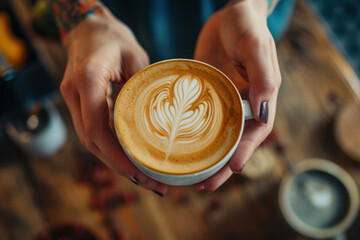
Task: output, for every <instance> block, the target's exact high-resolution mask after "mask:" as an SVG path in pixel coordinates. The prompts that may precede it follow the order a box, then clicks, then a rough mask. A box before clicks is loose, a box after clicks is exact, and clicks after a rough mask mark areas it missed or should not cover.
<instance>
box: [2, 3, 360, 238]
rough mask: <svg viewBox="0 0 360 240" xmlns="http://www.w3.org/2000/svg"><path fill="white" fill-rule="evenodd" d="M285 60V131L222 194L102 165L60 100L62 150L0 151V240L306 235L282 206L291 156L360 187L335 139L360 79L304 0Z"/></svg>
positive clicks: (280, 123)
mask: <svg viewBox="0 0 360 240" xmlns="http://www.w3.org/2000/svg"><path fill="white" fill-rule="evenodd" d="M278 57H279V62H280V65H281V71H282V77H283V83H282V86H281V89H280V93H279V99H278V109H277V119H276V123H275V127H274V129H275V132H276V134H272V139H269V141H268V143H267V144H264V145H263V146H261V147H260V148H259V149H258V150H257V151H256V153H255V154H254V156H253V157H252V159H251V161H250V162H249V163H248V164H247V166H246V168H245V170H244V172H243V174H241V175H234V176H233V177H232V178H231V179H230V180H229V181H228V182H227V183H226V184H224V185H223V186H222V187H221V188H220V189H219V190H218V191H217V192H215V193H213V194H208V193H204V192H200V193H198V192H196V191H195V190H194V189H193V188H191V187H170V189H169V191H168V194H167V195H166V196H165V197H163V198H161V197H159V196H157V195H155V194H154V193H153V192H151V191H147V190H144V189H141V188H139V187H137V186H135V185H134V184H132V183H131V182H130V181H128V180H127V179H123V178H121V177H119V176H117V175H116V174H114V173H112V172H110V171H109V170H108V169H106V168H103V167H101V165H100V164H99V163H98V161H97V160H96V159H94V157H92V156H91V155H90V154H89V153H87V152H86V151H85V150H84V149H83V148H82V147H81V145H80V144H79V141H78V138H77V136H76V134H75V132H74V129H73V126H72V123H71V119H70V116H69V113H68V111H67V108H66V106H65V105H64V103H63V101H62V100H61V99H60V100H59V101H58V103H57V105H58V107H59V109H60V112H61V113H62V115H63V118H64V119H65V121H66V123H67V126H68V139H67V142H66V144H65V146H64V147H63V148H62V149H61V150H60V151H59V152H58V153H57V154H56V155H55V156H53V157H51V158H38V157H34V156H26V155H23V154H21V153H19V151H17V149H16V148H15V147H14V146H9V147H8V146H6V153H5V152H4V154H2V155H1V159H2V160H1V166H0V240H3V239H4V240H5V239H34V237H35V236H38V235H39V234H40V233H41V232H44V231H45V230H47V229H49V228H50V227H56V226H60V225H63V224H75V225H77V226H85V227H86V228H88V229H89V230H90V231H92V232H93V233H94V234H95V235H97V236H98V239H105V240H106V239H141V240H143V239H166V240H171V239H204V240H205V239H206V240H207V239H306V238H304V237H302V236H299V235H298V234H297V233H295V232H294V231H293V230H292V229H291V228H290V227H289V226H288V225H287V223H286V222H285V221H284V219H283V218H282V216H281V213H280V210H279V207H278V201H277V196H278V188H279V183H280V181H281V179H282V177H283V176H284V174H285V173H286V171H287V169H286V163H285V160H284V159H285V157H287V158H288V159H290V160H291V161H293V162H296V161H301V160H304V159H307V158H313V157H321V158H326V159H329V160H331V161H334V162H336V163H338V164H339V165H341V166H342V167H343V168H345V169H346V170H348V171H349V172H350V174H351V175H352V176H353V177H354V178H355V180H356V182H357V184H358V185H360V165H359V164H357V163H355V162H354V161H352V160H351V159H350V158H349V157H347V156H346V155H345V154H344V153H343V152H342V151H341V150H340V149H339V147H338V146H337V144H336V142H335V140H334V135H333V121H334V117H335V116H336V114H337V112H338V110H339V109H340V108H341V106H343V105H345V104H348V103H350V102H354V101H356V99H358V98H359V96H360V90H359V89H360V88H359V81H358V79H357V77H356V76H355V74H354V73H353V71H352V70H351V68H350V67H349V66H348V64H347V62H346V61H345V59H344V58H343V57H342V56H341V54H339V53H338V52H337V50H336V49H335V48H334V47H333V45H332V44H331V43H330V41H329V40H328V38H327V37H326V34H325V32H324V31H323V28H322V27H321V25H320V24H319V23H318V20H317V19H316V18H315V17H314V15H313V13H312V12H311V11H310V10H309V8H308V6H307V4H306V3H305V2H304V1H299V3H298V4H297V8H296V10H295V13H294V18H293V20H292V22H291V25H290V28H289V31H288V32H287V34H286V35H285V37H284V38H283V39H282V40H281V41H280V42H279V44H278ZM279 144H281V145H283V146H284V148H283V150H282V151H279V148H278V147H277V146H279ZM91 166H97V168H96V171H97V173H95V174H92V176H93V177H92V178H91V179H89V177H88V175H86V174H84V173H86V172H91V171H92V170H91V168H90V167H91ZM104 204H105V206H103V205H104ZM359 229H360V220H359V218H358V219H357V220H356V222H355V223H354V225H353V226H352V227H351V228H350V229H349V231H348V237H349V239H360V230H359Z"/></svg>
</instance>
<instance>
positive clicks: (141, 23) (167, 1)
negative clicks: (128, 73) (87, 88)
mask: <svg viewBox="0 0 360 240" xmlns="http://www.w3.org/2000/svg"><path fill="white" fill-rule="evenodd" d="M103 2H104V3H105V5H107V6H108V7H109V9H110V10H111V11H112V12H113V13H114V14H115V15H116V16H117V17H118V18H119V19H121V20H122V21H124V22H125V23H126V24H128V25H129V26H130V28H131V29H132V30H133V31H134V33H135V35H136V37H137V39H138V40H139V42H140V44H141V45H142V46H143V47H144V48H145V50H146V51H147V52H148V54H149V55H150V59H151V61H152V62H155V61H159V60H163V59H169V58H192V57H193V53H194V49H195V44H196V40H197V37H198V34H199V32H200V30H201V27H202V26H203V24H204V23H205V22H206V20H207V19H208V17H209V16H211V14H212V13H214V12H216V11H217V10H219V9H221V8H222V7H224V6H225V5H226V3H227V2H228V0H132V1H127V0H123V1H120V0H103ZM294 2H295V0H280V2H279V3H278V6H277V7H276V8H275V10H274V12H273V14H272V15H271V16H270V17H269V19H268V26H269V28H270V32H271V33H272V34H273V35H274V38H275V39H276V40H278V39H279V38H280V37H281V36H282V35H283V33H284V32H285V29H286V27H287V26H288V23H287V22H288V21H289V19H290V17H291V14H292V7H293V5H294ZM278 11H280V12H279V13H278Z"/></svg>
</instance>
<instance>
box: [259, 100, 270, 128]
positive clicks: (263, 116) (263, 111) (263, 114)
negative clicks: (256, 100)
mask: <svg viewBox="0 0 360 240" xmlns="http://www.w3.org/2000/svg"><path fill="white" fill-rule="evenodd" d="M268 105H269V104H268V102H267V101H263V102H262V103H261V104H260V113H259V118H260V121H261V122H263V123H267V121H268V117H269V106H268Z"/></svg>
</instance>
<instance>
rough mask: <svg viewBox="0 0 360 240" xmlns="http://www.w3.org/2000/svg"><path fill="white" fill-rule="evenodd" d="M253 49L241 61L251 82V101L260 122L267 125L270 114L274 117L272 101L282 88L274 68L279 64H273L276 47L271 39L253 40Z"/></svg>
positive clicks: (255, 116)
mask: <svg viewBox="0 0 360 240" xmlns="http://www.w3.org/2000/svg"><path fill="white" fill-rule="evenodd" d="M248 41H253V43H251V44H250V46H251V48H247V49H246V50H245V51H243V52H242V53H241V54H242V55H241V56H239V59H240V61H241V63H242V64H243V65H244V66H245V68H246V71H247V75H248V78H249V82H250V90H249V100H250V103H251V107H252V110H253V113H254V118H255V119H256V120H257V121H258V122H262V123H264V124H266V123H267V122H268V121H269V115H270V114H269V113H270V112H271V115H272V116H274V115H275V114H274V110H275V109H271V108H270V106H272V105H273V104H271V103H270V100H271V99H273V95H274V94H277V91H278V89H279V86H280V78H279V75H278V71H277V70H276V68H274V65H277V62H276V63H274V62H273V58H274V57H273V51H274V48H275V45H273V44H272V42H273V40H272V38H271V37H270V38H269V41H265V42H264V41H260V40H257V39H255V38H254V39H251V40H248Z"/></svg>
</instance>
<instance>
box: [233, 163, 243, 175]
mask: <svg viewBox="0 0 360 240" xmlns="http://www.w3.org/2000/svg"><path fill="white" fill-rule="evenodd" d="M244 167H245V164H244V165H243V166H242V167H241V169H240V171H238V172H234V173H236V174H240V173H241V172H242V171H243V169H244Z"/></svg>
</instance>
